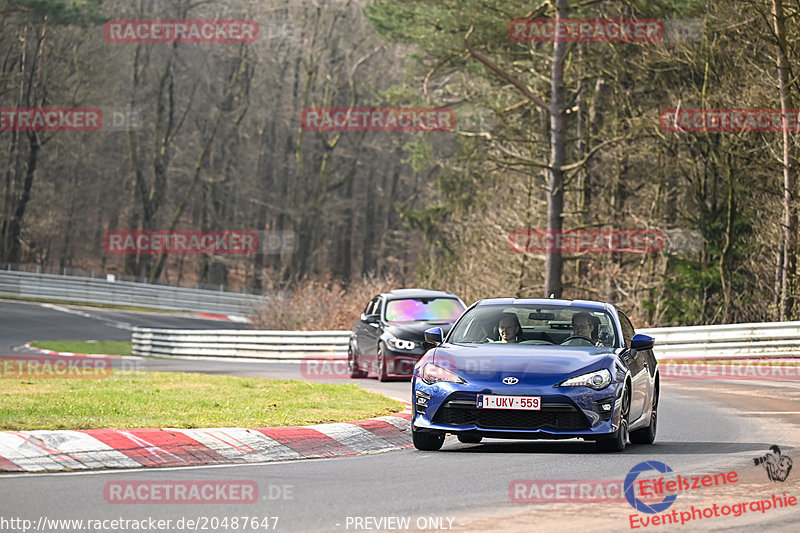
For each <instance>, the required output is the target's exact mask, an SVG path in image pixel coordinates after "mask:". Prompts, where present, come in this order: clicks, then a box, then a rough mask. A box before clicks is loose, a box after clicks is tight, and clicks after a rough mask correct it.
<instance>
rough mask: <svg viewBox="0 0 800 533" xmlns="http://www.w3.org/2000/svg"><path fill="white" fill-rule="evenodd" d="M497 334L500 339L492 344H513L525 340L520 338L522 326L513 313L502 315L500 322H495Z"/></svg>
mask: <svg viewBox="0 0 800 533" xmlns="http://www.w3.org/2000/svg"><path fill="white" fill-rule="evenodd" d="M497 333H498V335H499V337H500V339H499V340H496V341H492V342H512V343H513V342H521V341H523V340H525V339H524V337H523V336H522V326H521V325H520V323H519V318H517V315H516V314H515V313H503V314H502V315H500V320H498V321H497Z"/></svg>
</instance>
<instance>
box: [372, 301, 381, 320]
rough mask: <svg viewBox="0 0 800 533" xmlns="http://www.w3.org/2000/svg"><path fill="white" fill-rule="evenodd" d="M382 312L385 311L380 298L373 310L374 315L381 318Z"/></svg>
mask: <svg viewBox="0 0 800 533" xmlns="http://www.w3.org/2000/svg"><path fill="white" fill-rule="evenodd" d="M382 310H383V300H382V299H380V298H378V299H377V300H375V307H374V308H373V309H372V314H373V315H378V316H381V311H382Z"/></svg>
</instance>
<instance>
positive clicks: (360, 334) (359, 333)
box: [353, 296, 378, 355]
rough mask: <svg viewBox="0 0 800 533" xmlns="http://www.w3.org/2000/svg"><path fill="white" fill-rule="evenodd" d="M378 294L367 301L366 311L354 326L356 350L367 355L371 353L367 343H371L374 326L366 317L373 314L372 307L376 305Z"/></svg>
mask: <svg viewBox="0 0 800 533" xmlns="http://www.w3.org/2000/svg"><path fill="white" fill-rule="evenodd" d="M377 298H378V297H377V296H376V297H374V298H373V299H372V300H370V301H369V302H367V306H366V307H365V308H364V312H363V313H361V316H360V317H359V318H358V321H357V322H356V325H355V326H354V328H353V333H354V334H355V337H356V351H357V353H358V354H359V355H367V354H369V351H368V348H367V344H368V343H369V335H370V332H371V331H372V329H373V328H371V327H370V326H369V324H367V323H366V322H365V321H364V319H365V318H366V317H367V316H369V315H371V314H372V309H373V307H375V302H376V300H377Z"/></svg>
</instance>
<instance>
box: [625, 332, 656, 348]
mask: <svg viewBox="0 0 800 533" xmlns="http://www.w3.org/2000/svg"><path fill="white" fill-rule="evenodd" d="M654 344H655V339H654V338H653V337H651V336H649V335H642V334H641V333H637V334H636V335H634V336H633V338H632V339H631V348H632V349H634V350H652V349H653V345H654Z"/></svg>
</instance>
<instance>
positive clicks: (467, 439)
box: [456, 435, 483, 444]
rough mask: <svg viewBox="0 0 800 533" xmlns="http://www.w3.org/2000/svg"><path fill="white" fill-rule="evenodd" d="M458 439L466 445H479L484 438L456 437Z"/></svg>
mask: <svg viewBox="0 0 800 533" xmlns="http://www.w3.org/2000/svg"><path fill="white" fill-rule="evenodd" d="M456 436H457V437H458V442H463V443H464V444H478V443H479V442H480V441H481V440H483V437H481V436H480V435H456Z"/></svg>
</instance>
